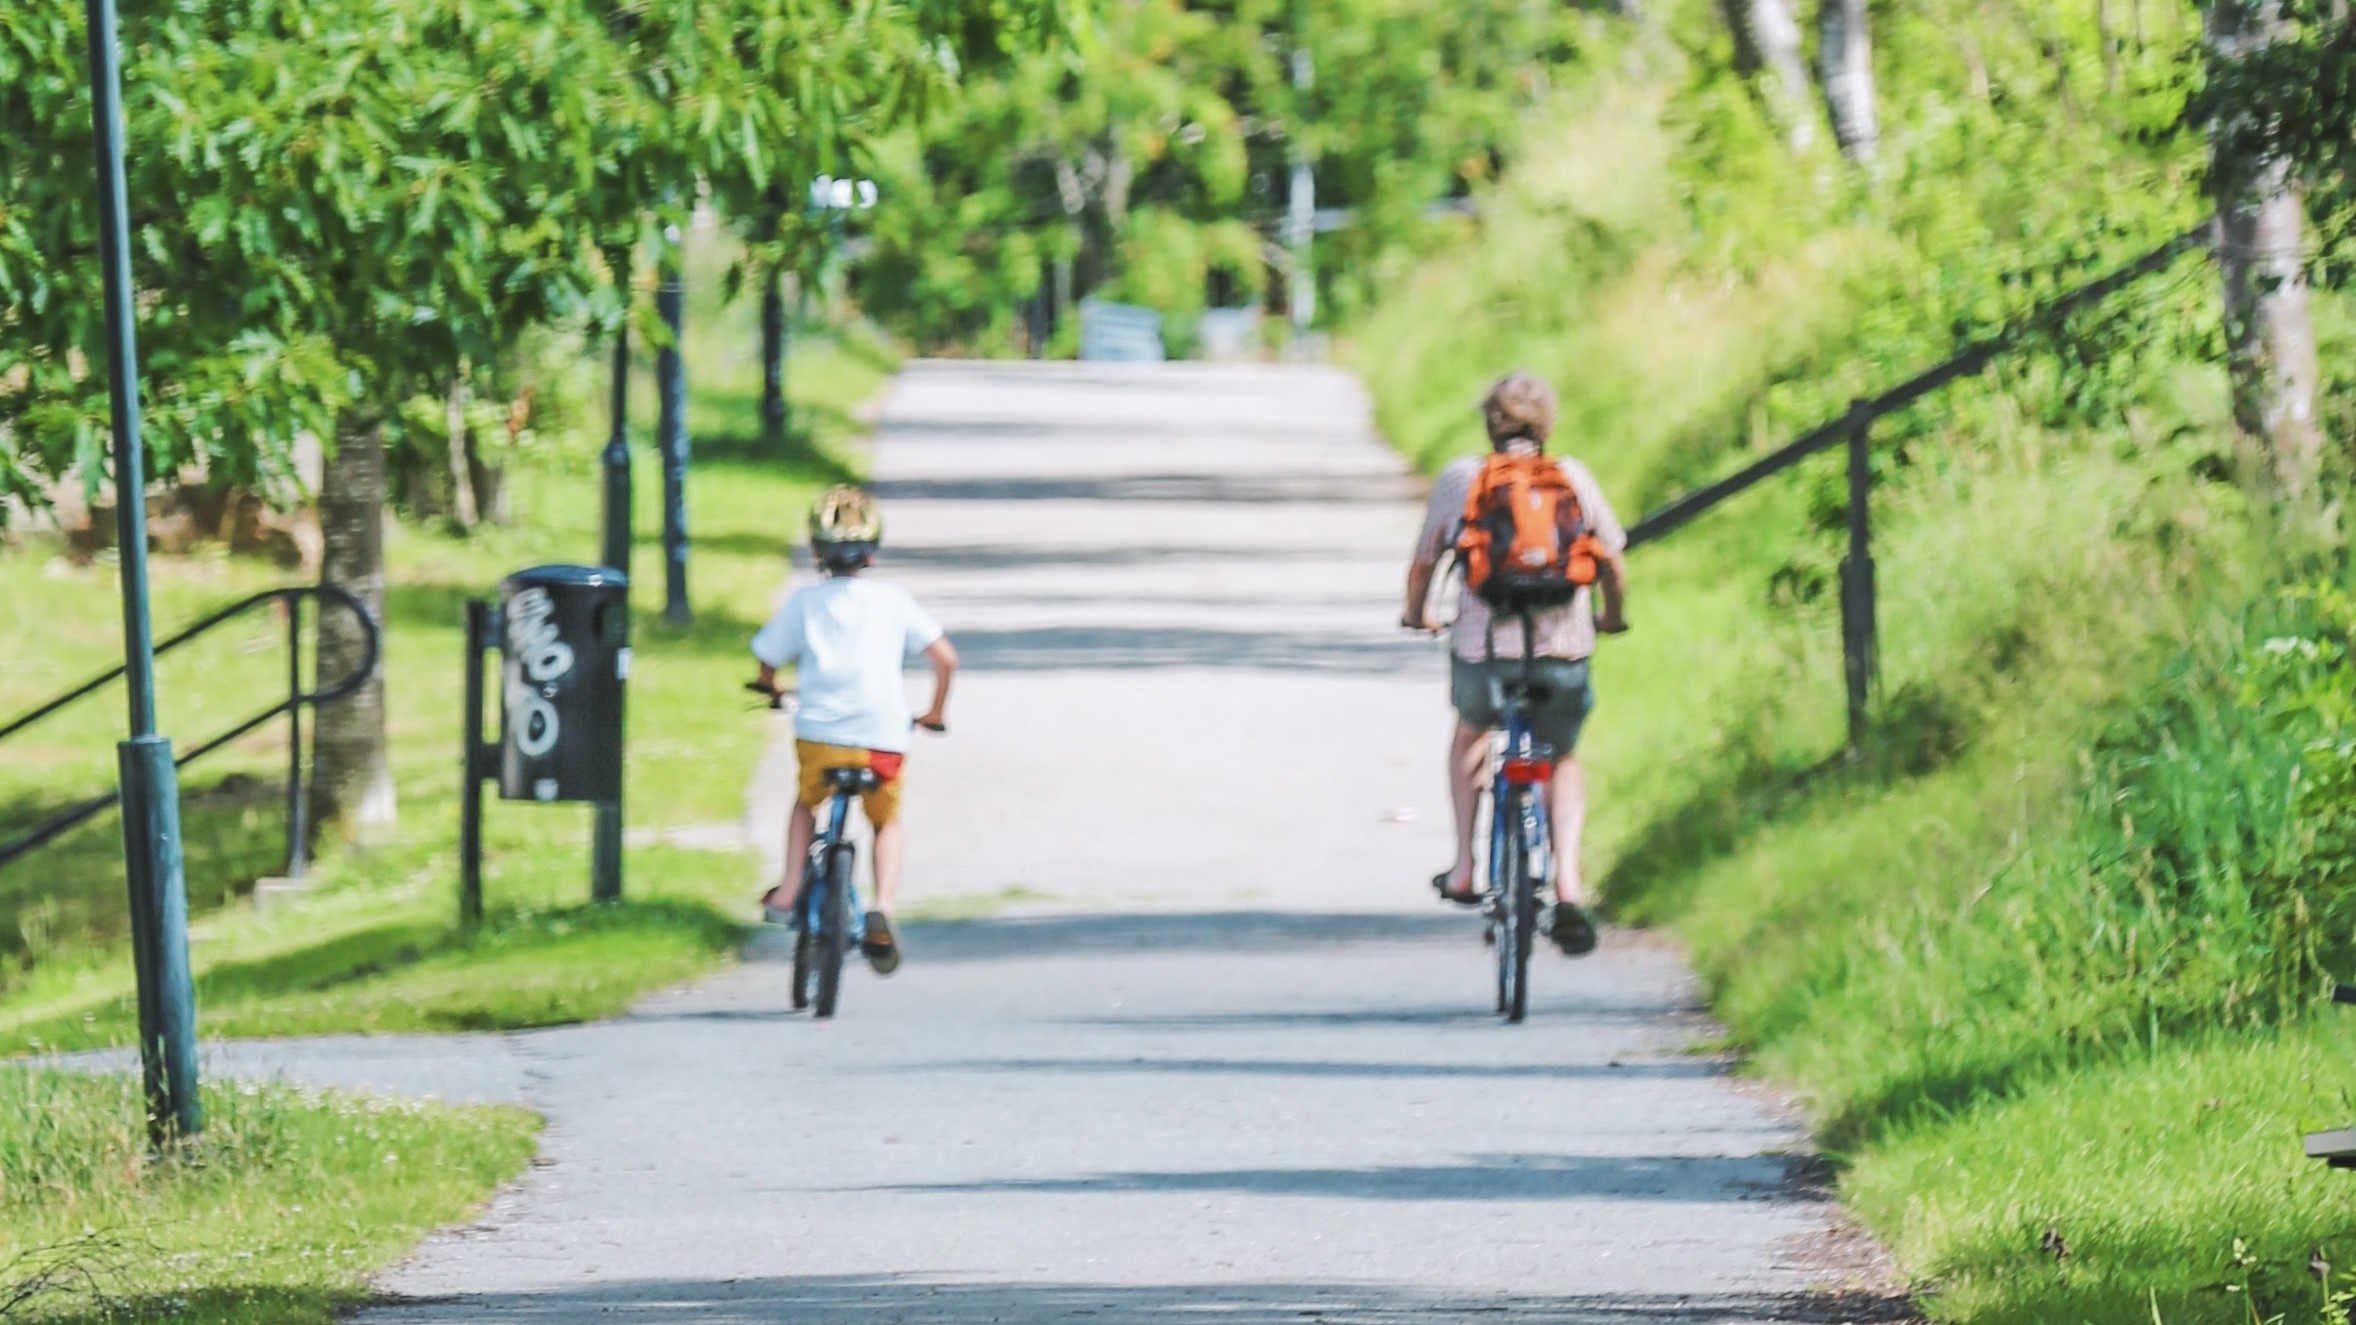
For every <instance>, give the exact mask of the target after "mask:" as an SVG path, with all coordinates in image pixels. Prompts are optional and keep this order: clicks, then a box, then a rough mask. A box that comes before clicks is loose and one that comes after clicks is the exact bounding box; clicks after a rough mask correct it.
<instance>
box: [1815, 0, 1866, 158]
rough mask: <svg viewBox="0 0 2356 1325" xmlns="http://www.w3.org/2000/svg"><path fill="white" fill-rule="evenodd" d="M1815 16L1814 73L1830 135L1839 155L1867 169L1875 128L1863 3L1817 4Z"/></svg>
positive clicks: (1862, 0)
mask: <svg viewBox="0 0 2356 1325" xmlns="http://www.w3.org/2000/svg"><path fill="white" fill-rule="evenodd" d="M1821 3H1822V5H1823V8H1822V9H1820V10H1819V11H1817V15H1816V39H1817V49H1816V67H1817V71H1818V74H1819V76H1820V77H1821V78H1822V79H1823V80H1824V105H1825V109H1826V110H1828V111H1830V112H1831V114H1832V135H1833V137H1834V138H1835V139H1837V140H1838V141H1839V142H1840V145H1841V154H1842V155H1843V156H1846V157H1848V158H1849V159H1850V160H1851V161H1854V162H1856V163H1857V164H1859V165H1867V164H1870V163H1871V162H1872V160H1873V157H1874V153H1875V152H1877V151H1879V150H1880V148H1881V125H1880V123H1879V121H1878V119H1877V117H1876V116H1875V113H1874V105H1873V37H1872V34H1871V33H1870V32H1869V31H1868V29H1867V27H1866V19H1865V0H1821Z"/></svg>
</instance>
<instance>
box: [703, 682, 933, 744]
mask: <svg viewBox="0 0 2356 1325" xmlns="http://www.w3.org/2000/svg"><path fill="white" fill-rule="evenodd" d="M744 688H745V689H747V690H750V691H752V692H753V693H754V694H756V695H767V696H768V697H769V707H771V708H773V709H782V708H784V707H785V698H786V696H787V695H789V694H791V693H792V692H791V691H787V690H779V689H777V688H776V687H774V686H765V685H763V684H761V683H760V681H759V680H757V679H756V680H752V681H747V682H745V683H744ZM908 725H909V726H911V727H922V728H924V729H925V730H926V731H928V732H931V733H933V734H934V735H936V736H946V735H948V734H949V724H948V723H946V722H926V721H925V720H924V719H922V718H913V719H910V721H909V723H908Z"/></svg>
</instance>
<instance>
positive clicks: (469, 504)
mask: <svg viewBox="0 0 2356 1325" xmlns="http://www.w3.org/2000/svg"><path fill="white" fill-rule="evenodd" d="M442 422H443V423H444V424H445V425H446V426H447V427H448V429H449V432H450V519H451V521H452V522H453V523H455V524H456V525H457V526H458V527H459V528H460V529H473V528H474V527H475V526H476V525H477V524H479V523H481V520H482V513H481V510H480V508H479V507H477V506H476V505H475V499H474V468H473V466H471V465H470V464H468V463H467V444H466V432H467V428H466V375H465V374H464V373H463V372H462V373H459V374H457V375H455V376H453V377H451V379H450V389H449V391H448V392H447V393H446V394H445V395H444V396H443V397H442Z"/></svg>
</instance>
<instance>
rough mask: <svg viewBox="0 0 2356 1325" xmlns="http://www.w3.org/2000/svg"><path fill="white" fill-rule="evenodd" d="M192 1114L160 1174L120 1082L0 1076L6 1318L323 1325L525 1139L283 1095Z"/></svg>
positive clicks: (224, 1093)
mask: <svg viewBox="0 0 2356 1325" xmlns="http://www.w3.org/2000/svg"><path fill="white" fill-rule="evenodd" d="M204 1106H205V1112H206V1128H205V1132H204V1134H203V1137H202V1138H201V1140H199V1141H198V1142H197V1143H195V1144H194V1145H193V1146H192V1147H190V1148H188V1149H187V1150H185V1151H184V1152H180V1153H176V1154H173V1155H169V1156H163V1157H159V1156H157V1155H156V1154H154V1153H153V1152H151V1151H150V1150H149V1148H148V1145H147V1138H146V1136H145V1134H144V1129H143V1127H142V1125H141V1123H140V1122H139V1119H140V1116H141V1110H140V1101H139V1084H138V1081H137V1080H136V1079H135V1078H131V1077H90V1076H83V1075H80V1074H75V1073H65V1072H53V1071H44V1070H39V1069H30V1068H23V1067H14V1068H9V1069H7V1070H4V1071H0V1301H6V1300H8V1299H10V1298H12V1297H19V1296H22V1297H24V1300H23V1301H20V1302H18V1303H17V1306H16V1309H15V1311H14V1312H12V1313H11V1314H15V1315H19V1316H29V1317H30V1318H33V1319H41V1320H51V1319H64V1320H99V1319H121V1318H125V1317H129V1318H135V1319H160V1318H169V1319H173V1320H179V1321H189V1322H197V1323H204V1322H232V1321H235V1322H253V1323H254V1325H260V1323H261V1322H284V1323H286V1325H295V1323H296V1322H319V1323H320V1325H325V1323H326V1322H329V1321H332V1320H335V1319H337V1318H338V1316H339V1314H340V1312H341V1311H342V1310H343V1309H345V1308H347V1307H349V1306H351V1305H353V1304H354V1303H356V1302H358V1301H359V1300H361V1299H362V1298H364V1297H365V1295H366V1276H367V1274H369V1273H370V1272H371V1271H373V1270H374V1269H375V1268H376V1267H378V1266H379V1265H382V1264H383V1263H384V1262H386V1261H387V1260H389V1259H391V1258H392V1257H394V1256H396V1255H399V1254H400V1253H401V1252H402V1251H404V1250H406V1249H407V1248H408V1247H409V1246H410V1245H411V1244H412V1243H413V1242H414V1241H415V1239H416V1238H417V1237H418V1236H420V1235H421V1234H423V1233H424V1232H425V1231H426V1230H428V1229H430V1228H432V1227H434V1226H436V1225H439V1224H445V1223H449V1222H451V1221H453V1220H456V1219H459V1218H462V1217H464V1216H465V1215H466V1214H467V1212H468V1211H470V1210H472V1209H473V1208H475V1206H476V1205H477V1204H478V1203H480V1202H481V1201H482V1200H483V1199H484V1197H486V1196H487V1195H488V1194H489V1193H490V1191H491V1189H492V1188H493V1187H494V1186H496V1185H497V1184H498V1183H500V1182H502V1181H505V1180H506V1179H508V1178H511V1177H513V1176H514V1175H515V1174H516V1173H517V1172H519V1171H520V1170H521V1169H522V1167H523V1165H524V1163H525V1161H526V1159H527V1158H528V1157H529V1156H530V1154H531V1151H532V1145H533V1136H534V1134H535V1133H536V1132H537V1130H538V1123H537V1121H536V1120H534V1119H533V1118H531V1117H530V1116H529V1115H527V1114H525V1113H523V1112H522V1111H520V1110H515V1109H485V1108H473V1109H453V1108H447V1107H443V1106H439V1105H423V1104H403V1103H394V1102H389V1101H384V1100H376V1099H368V1098H362V1097H359V1096H349V1095H335V1094H319V1093H311V1092H300V1091H295V1090H291V1089H287V1088H282V1087H257V1086H245V1087H228V1088H224V1087H215V1088H212V1089H209V1090H207V1091H206V1092H205V1097H204ZM44 1285H45V1286H46V1291H36V1290H40V1289H42V1288H43V1286H44Z"/></svg>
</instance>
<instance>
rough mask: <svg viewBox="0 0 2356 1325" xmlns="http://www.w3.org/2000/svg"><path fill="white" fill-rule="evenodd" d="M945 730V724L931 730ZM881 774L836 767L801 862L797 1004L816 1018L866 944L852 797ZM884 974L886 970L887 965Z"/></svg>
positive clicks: (752, 686)
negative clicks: (846, 964) (848, 959)
mask: <svg viewBox="0 0 2356 1325" xmlns="http://www.w3.org/2000/svg"><path fill="white" fill-rule="evenodd" d="M745 689H747V690H750V691H752V692H753V693H755V694H759V695H766V696H768V698H769V707H771V708H773V709H782V708H784V707H785V706H786V692H784V691H782V690H771V689H768V688H767V687H765V686H763V685H762V684H761V683H760V682H758V681H752V682H748V683H747V684H746V686H745ZM928 730H930V731H934V732H946V731H947V730H948V728H947V727H946V726H941V727H930V728H928ZM882 782H883V779H882V776H881V775H880V774H878V773H877V772H876V771H875V770H874V769H871V768H831V769H828V770H827V771H826V789H827V791H828V792H829V793H830V794H829V795H828V796H827V798H826V804H825V805H824V806H823V807H821V808H820V810H819V811H818V814H817V816H816V818H817V822H816V824H815V825H814V827H815V831H814V832H812V833H811V835H810V855H809V858H808V859H807V860H805V861H803V862H802V884H801V890H800V891H799V892H797V893H796V894H795V895H794V900H793V902H792V904H791V908H790V909H791V910H792V912H793V916H794V920H793V928H794V982H793V1005H794V1007H795V1008H796V1009H797V1010H798V1009H801V1008H809V1009H811V1015H813V1016H818V1017H831V1016H833V1015H834V1008H835V1002H836V1000H837V998H838V997H839V996H840V995H841V993H842V987H843V958H844V957H845V956H846V955H847V954H848V953H849V952H850V950H851V949H852V948H853V947H856V946H858V945H860V944H862V943H864V942H866V940H867V912H866V909H865V908H863V907H861V906H860V904H859V883H858V873H859V848H858V846H857V845H856V844H854V843H853V842H852V841H851V840H850V832H849V829H850V822H851V799H852V798H853V797H855V796H864V795H866V794H867V793H869V792H871V791H874V790H875V789H876V788H877V787H879V786H881V785H882ZM878 969H879V970H881V969H885V968H882V967H879V968H878Z"/></svg>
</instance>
